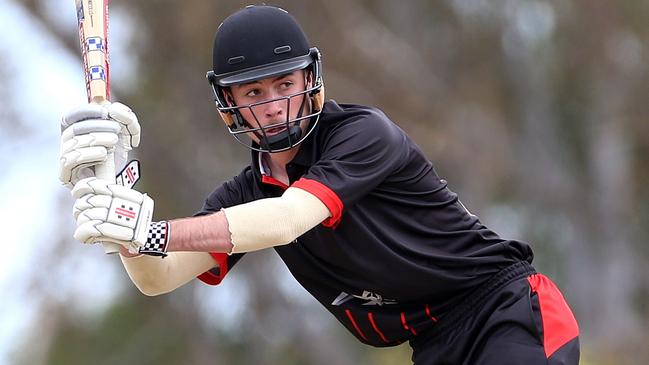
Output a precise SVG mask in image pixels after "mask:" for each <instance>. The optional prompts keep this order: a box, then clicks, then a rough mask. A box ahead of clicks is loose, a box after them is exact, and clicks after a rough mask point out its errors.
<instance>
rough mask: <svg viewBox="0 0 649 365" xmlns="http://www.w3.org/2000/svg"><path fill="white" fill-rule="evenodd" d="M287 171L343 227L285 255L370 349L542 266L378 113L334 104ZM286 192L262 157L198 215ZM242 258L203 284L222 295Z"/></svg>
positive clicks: (223, 260) (334, 225)
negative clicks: (515, 268) (480, 214)
mask: <svg viewBox="0 0 649 365" xmlns="http://www.w3.org/2000/svg"><path fill="white" fill-rule="evenodd" d="M286 168H287V172H288V175H289V180H290V183H291V186H292V187H297V188H300V189H304V190H306V191H308V192H310V193H312V194H314V195H315V196H317V197H318V198H319V199H320V200H321V201H322V202H323V203H324V204H325V205H326V206H327V207H328V208H329V211H330V212H331V217H330V218H328V219H327V220H325V221H324V222H323V223H322V224H320V225H318V226H316V227H314V228H313V229H311V230H310V231H308V232H306V233H305V234H303V235H302V236H300V237H299V238H298V239H297V240H295V241H294V242H292V243H290V244H287V245H284V246H278V247H275V248H274V249H275V251H276V252H277V253H278V254H279V256H280V257H281V259H282V260H283V261H284V263H285V264H286V266H287V267H288V269H289V270H290V272H291V273H292V274H293V276H294V277H295V279H297V281H298V282H299V283H300V284H301V285H302V286H303V287H304V288H306V290H308V291H309V292H310V293H311V294H312V295H313V296H314V297H315V298H316V299H317V300H318V301H319V302H320V303H322V304H323V305H324V306H325V307H326V308H327V309H328V310H329V311H330V312H331V313H332V314H333V315H334V316H335V317H336V318H337V319H338V320H339V321H340V322H341V323H342V324H343V325H344V326H345V327H347V329H348V330H349V331H351V332H352V333H353V334H354V335H355V336H356V337H357V338H358V339H359V340H361V341H362V342H364V343H367V344H370V345H373V346H391V345H396V344H399V343H402V342H404V341H407V340H410V339H412V338H413V337H414V336H417V334H418V333H420V332H423V331H425V330H427V329H429V328H432V327H434V326H435V325H436V323H437V322H438V320H440V318H443V317H444V314H445V313H446V312H447V311H449V310H450V309H451V308H452V307H453V306H454V305H455V304H457V303H458V301H460V300H462V299H463V298H465V297H467V296H468V295H470V293H471V292H472V291H474V290H475V289H477V288H478V287H480V286H481V284H484V283H486V282H487V281H488V280H489V279H490V278H491V277H492V276H494V274H496V273H497V272H499V271H501V270H502V269H504V268H506V267H509V266H511V265H513V264H516V263H519V262H522V261H527V262H529V263H531V261H532V251H531V249H530V247H529V246H528V245H527V244H526V243H523V242H520V241H513V240H506V239H503V238H500V237H499V236H498V235H497V234H496V233H494V232H493V231H491V230H489V229H488V228H487V227H485V226H484V225H483V224H482V223H480V221H479V220H478V218H477V217H476V216H475V215H472V214H471V213H470V212H469V211H467V209H466V208H465V207H464V206H463V205H462V203H461V202H460V201H459V200H458V197H457V194H455V193H454V192H452V191H451V190H450V189H449V188H448V186H447V182H446V181H445V180H443V179H440V178H439V177H438V175H437V173H436V172H435V170H434V168H433V165H432V164H431V162H430V161H428V160H427V159H426V157H425V156H424V154H423V153H422V151H421V150H420V149H419V147H418V146H417V145H416V144H415V143H414V142H413V141H412V140H411V139H410V138H409V137H408V136H407V135H406V133H405V132H403V131H402V130H401V129H400V128H399V127H398V126H397V125H395V124H394V123H393V122H392V121H391V120H390V119H389V118H388V117H387V116H386V115H385V114H384V113H383V112H381V111H380V110H378V109H376V108H371V107H366V106H360V105H351V104H338V103H336V102H334V101H328V102H326V103H325V106H324V109H323V112H322V114H321V117H320V122H319V123H318V125H317V126H316V128H315V130H314V131H313V133H312V135H311V136H310V137H309V138H308V139H307V140H305V141H304V142H303V143H302V144H301V146H300V150H299V152H298V154H297V155H296V157H295V158H294V159H293V161H291V163H289V164H288V165H287V166H286ZM286 188H287V186H286V185H284V184H283V183H281V182H279V181H278V180H275V179H273V178H272V172H271V171H269V169H268V167H267V166H266V164H265V163H264V158H263V154H260V153H258V152H253V153H252V163H251V165H249V166H247V167H246V168H244V169H243V171H242V172H241V173H240V174H239V175H237V176H235V177H234V178H233V179H231V180H229V181H226V182H224V183H223V184H221V185H220V186H218V187H217V188H216V189H215V190H214V191H213V192H212V193H211V194H210V195H209V196H208V197H207V199H206V201H205V203H204V206H203V208H202V210H201V211H199V212H198V213H197V215H203V214H209V213H211V212H215V211H218V210H220V209H221V208H224V207H229V206H233V205H237V204H242V203H246V202H250V201H253V200H256V199H261V198H269V197H277V196H281V195H282V193H283V192H284V190H286ZM278 224H281V222H278ZM260 229H263V228H262V227H260ZM242 255H243V254H234V255H231V256H229V255H226V254H222V253H221V254H219V253H213V254H212V256H213V257H214V258H215V260H216V261H217V262H218V263H219V266H220V267H219V268H215V269H213V270H211V271H208V272H206V273H204V274H202V275H201V276H199V279H201V280H202V281H204V282H206V283H208V284H213V285H216V284H218V283H219V282H220V281H221V280H222V278H223V277H224V276H225V275H226V273H227V272H228V270H230V269H231V268H232V266H233V265H234V264H235V263H236V262H237V261H238V260H239V259H240V258H241V257H242Z"/></svg>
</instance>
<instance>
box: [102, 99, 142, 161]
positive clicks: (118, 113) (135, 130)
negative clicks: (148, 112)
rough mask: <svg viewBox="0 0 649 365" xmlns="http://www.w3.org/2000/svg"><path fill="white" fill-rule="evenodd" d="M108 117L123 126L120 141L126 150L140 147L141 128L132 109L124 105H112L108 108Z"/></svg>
mask: <svg viewBox="0 0 649 365" xmlns="http://www.w3.org/2000/svg"><path fill="white" fill-rule="evenodd" d="M108 116H109V117H110V118H111V119H113V120H115V121H117V122H118V123H120V124H121V125H122V133H121V134H120V137H122V138H121V139H120V140H121V141H122V146H123V147H124V148H125V149H127V150H130V149H132V148H133V147H137V146H139V145H140V133H141V127H140V123H139V122H138V120H137V116H136V115H135V113H133V110H131V108H129V107H128V106H126V105H124V104H122V103H112V104H110V106H109V107H108Z"/></svg>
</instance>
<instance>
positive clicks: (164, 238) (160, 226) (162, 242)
mask: <svg viewBox="0 0 649 365" xmlns="http://www.w3.org/2000/svg"><path fill="white" fill-rule="evenodd" d="M170 233H171V225H170V224H169V222H167V221H160V222H151V224H150V225H149V234H148V236H147V239H146V242H145V243H144V246H143V247H141V248H140V249H139V252H140V253H142V254H145V255H150V256H160V257H162V258H164V257H166V256H167V244H168V243H169V234H170Z"/></svg>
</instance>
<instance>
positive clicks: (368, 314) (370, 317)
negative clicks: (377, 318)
mask: <svg viewBox="0 0 649 365" xmlns="http://www.w3.org/2000/svg"><path fill="white" fill-rule="evenodd" d="M367 319H369V320H370V323H371V324H372V328H374V331H376V333H378V334H379V337H381V340H383V342H385V343H389V342H390V341H388V339H387V338H385V336H384V335H383V332H381V330H380V329H379V327H378V326H377V325H376V322H374V315H373V314H372V312H369V313H367Z"/></svg>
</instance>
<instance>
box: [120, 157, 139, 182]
mask: <svg viewBox="0 0 649 365" xmlns="http://www.w3.org/2000/svg"><path fill="white" fill-rule="evenodd" d="M115 180H116V181H117V184H119V185H122V186H124V187H127V188H129V189H130V188H132V187H133V186H134V185H135V183H137V182H138V181H139V180H140V161H138V160H133V161H131V162H129V163H127V164H126V166H124V168H123V169H122V171H120V173H119V174H117V176H116V177H115Z"/></svg>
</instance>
